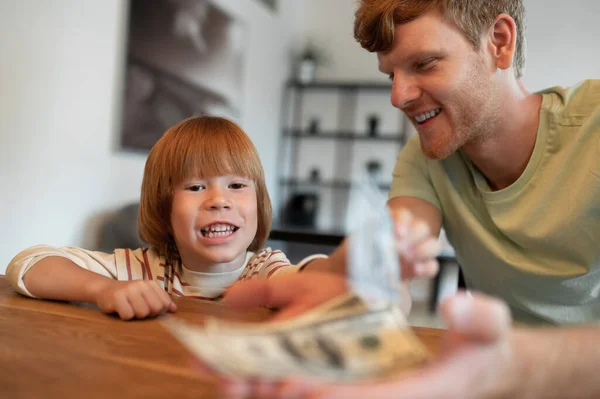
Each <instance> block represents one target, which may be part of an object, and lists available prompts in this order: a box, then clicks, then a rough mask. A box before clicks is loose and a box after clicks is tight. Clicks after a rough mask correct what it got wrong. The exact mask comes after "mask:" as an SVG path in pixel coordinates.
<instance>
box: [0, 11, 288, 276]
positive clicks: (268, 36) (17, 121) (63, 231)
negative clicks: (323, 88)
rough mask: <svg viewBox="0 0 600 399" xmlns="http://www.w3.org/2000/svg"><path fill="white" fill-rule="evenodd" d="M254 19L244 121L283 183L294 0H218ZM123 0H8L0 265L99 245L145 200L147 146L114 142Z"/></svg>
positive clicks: (0, 132)
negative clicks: (272, 8) (102, 234)
mask: <svg viewBox="0 0 600 399" xmlns="http://www.w3.org/2000/svg"><path fill="white" fill-rule="evenodd" d="M216 2H217V3H218V4H219V5H220V6H221V7H223V8H224V9H225V10H228V11H229V12H231V13H232V14H233V15H236V16H238V17H240V18H241V19H242V21H243V22H244V23H245V24H247V27H248V30H247V31H248V36H249V37H248V49H247V52H246V60H245V63H246V65H245V76H244V84H243V87H242V90H241V91H242V93H243V107H242V125H243V127H244V128H245V129H246V130H247V131H248V133H249V135H250V136H251V137H252V139H253V141H254V143H255V144H256V146H257V148H258V150H259V153H260V155H261V158H262V160H263V162H264V166H265V169H266V171H267V183H268V186H269V188H270V189H272V188H273V187H274V182H275V177H276V176H275V173H276V170H277V169H276V167H275V162H276V158H275V150H276V148H277V137H278V135H279V125H278V123H279V103H280V96H281V85H282V82H283V81H284V80H285V79H286V78H287V74H288V69H289V68H288V65H287V64H286V62H287V52H288V47H289V46H288V41H289V40H290V33H288V32H291V31H292V29H293V27H294V23H293V21H294V20H295V19H294V14H295V13H296V5H295V4H293V3H288V4H286V3H285V2H284V3H283V4H282V6H281V10H280V12H279V13H277V14H272V13H270V12H269V11H268V10H267V9H266V8H265V7H264V6H262V5H261V4H259V3H258V2H256V1H253V0H216ZM126 10H127V8H126V2H125V1H121V0H52V1H46V0H19V1H11V0H0V26H2V33H0V35H1V36H0V187H2V195H0V237H1V241H0V273H3V272H4V270H5V266H6V264H7V263H8V262H9V261H10V259H11V258H12V256H14V255H15V254H16V253H17V252H18V251H20V250H21V249H24V248H25V247H28V246H31V245H35V244H40V243H46V244H51V245H77V246H84V247H94V246H95V244H96V239H97V236H96V233H97V230H98V228H99V225H100V224H99V222H100V219H101V217H102V215H103V214H105V213H106V212H107V211H111V210H113V209H114V208H116V207H119V206H121V205H122V204H124V203H126V202H128V201H135V200H138V199H139V189H140V184H141V177H142V173H143V165H144V162H145V158H146V155H145V154H139V153H138V154H136V153H124V152H119V151H116V150H115V148H116V147H117V146H116V143H117V140H118V132H119V129H120V98H121V88H122V72H123V67H124V59H123V56H124V39H125V24H126V19H127V18H126Z"/></svg>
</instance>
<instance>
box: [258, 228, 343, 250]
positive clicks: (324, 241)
mask: <svg viewBox="0 0 600 399" xmlns="http://www.w3.org/2000/svg"><path fill="white" fill-rule="evenodd" d="M345 236H346V235H345V234H344V233H343V232H341V231H339V230H315V228H314V227H301V226H293V225H277V224H276V225H274V226H273V229H272V230H271V234H270V235H269V239H270V240H279V241H286V242H297V243H302V244H319V245H331V246H338V245H339V244H340V243H341V242H342V240H343V239H344V237H345Z"/></svg>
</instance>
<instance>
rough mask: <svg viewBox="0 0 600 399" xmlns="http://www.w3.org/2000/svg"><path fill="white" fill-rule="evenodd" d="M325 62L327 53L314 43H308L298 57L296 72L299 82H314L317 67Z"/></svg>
mask: <svg viewBox="0 0 600 399" xmlns="http://www.w3.org/2000/svg"><path fill="white" fill-rule="evenodd" d="M325 62H326V57H325V51H323V50H322V49H320V48H318V47H317V46H316V45H315V44H314V43H313V42H308V44H307V45H306V46H305V47H304V50H302V51H301V52H300V54H299V56H298V65H297V68H298V69H297V71H296V73H297V76H296V77H297V79H298V81H299V82H300V83H302V84H307V83H310V82H313V81H314V80H315V73H316V70H317V67H318V66H319V65H323V64H325Z"/></svg>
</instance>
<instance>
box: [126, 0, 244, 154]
mask: <svg viewBox="0 0 600 399" xmlns="http://www.w3.org/2000/svg"><path fill="white" fill-rule="evenodd" d="M129 4H130V9H129V24H128V37H127V70H126V78H125V101H124V114H123V131H122V136H121V145H122V146H123V147H124V148H131V149H141V150H147V149H149V148H150V147H152V145H153V144H154V143H155V142H156V141H157V140H158V139H159V138H160V137H161V136H162V135H163V133H164V132H165V131H166V130H167V129H168V128H169V127H170V126H172V125H174V124H175V123H177V122H179V121H181V120H182V119H185V118H187V117H190V116H194V115H202V114H211V115H220V116H226V117H228V118H231V119H234V120H236V119H239V115H240V112H241V109H240V99H241V98H242V93H241V88H242V87H243V85H242V83H243V82H242V79H243V62H244V48H245V47H246V46H245V42H244V38H245V37H246V35H245V27H244V24H243V23H241V22H240V21H237V20H236V19H235V18H233V17H232V16H231V15H229V14H227V13H226V12H225V11H223V10H222V9H220V8H219V7H218V5H217V3H216V2H214V1H213V0H152V1H148V0H130V2H129Z"/></svg>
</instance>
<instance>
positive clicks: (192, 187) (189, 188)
mask: <svg viewBox="0 0 600 399" xmlns="http://www.w3.org/2000/svg"><path fill="white" fill-rule="evenodd" d="M203 188H204V186H202V185H200V184H194V185H193V186H188V187H187V190H189V191H200V190H202V189H203Z"/></svg>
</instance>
